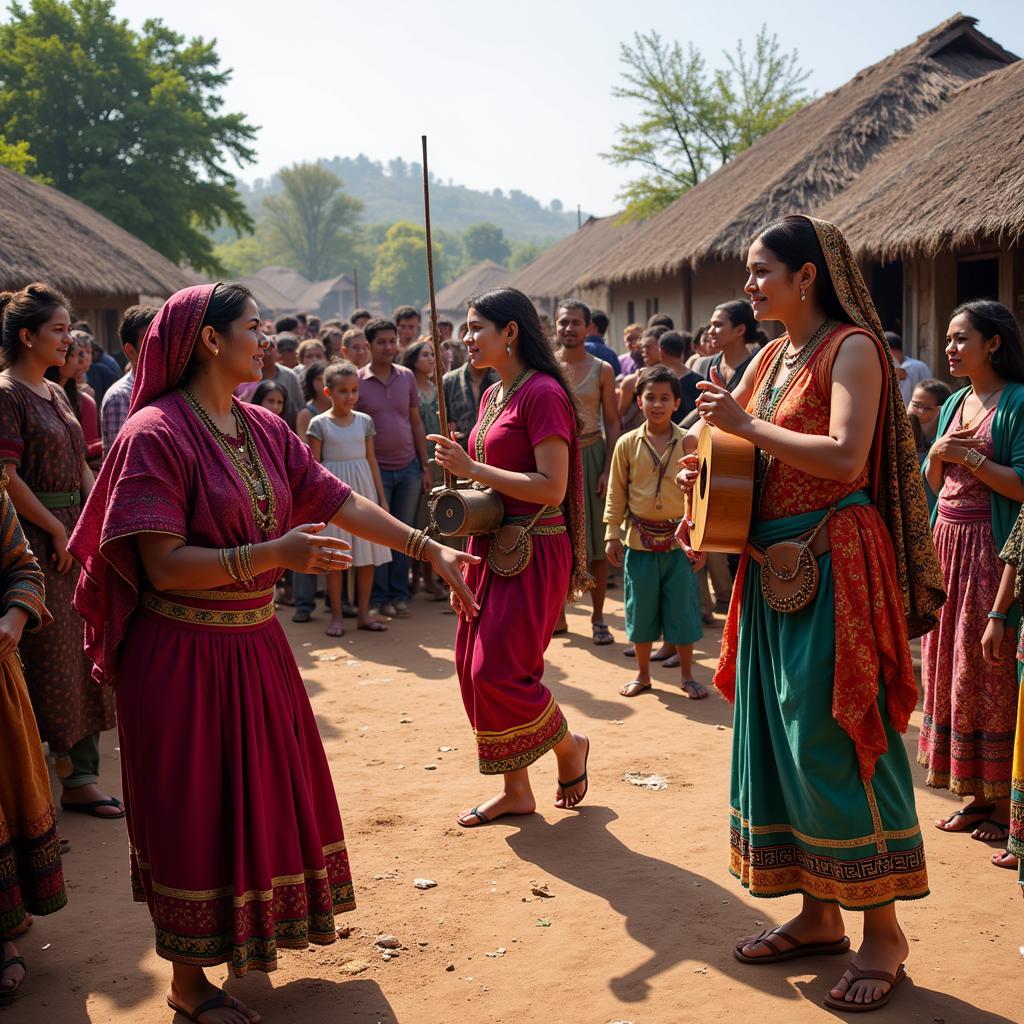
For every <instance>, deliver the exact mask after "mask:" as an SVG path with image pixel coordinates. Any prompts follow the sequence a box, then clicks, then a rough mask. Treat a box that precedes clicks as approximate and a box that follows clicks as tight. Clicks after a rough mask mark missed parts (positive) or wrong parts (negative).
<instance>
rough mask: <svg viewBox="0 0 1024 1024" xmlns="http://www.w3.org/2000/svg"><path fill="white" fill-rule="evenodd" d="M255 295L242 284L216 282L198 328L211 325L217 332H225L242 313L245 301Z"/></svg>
mask: <svg viewBox="0 0 1024 1024" xmlns="http://www.w3.org/2000/svg"><path fill="white" fill-rule="evenodd" d="M249 299H252V300H253V301H254V302H255V300H256V297H255V296H254V295H253V293H252V292H251V291H250V290H249V289H248V288H246V286H245V285H244V284H239V283H238V282H234V283H232V284H218V285H217V286H216V288H214V289H213V294H212V295H211V296H210V301H209V303H208V304H207V306H206V316H204V317H203V322H202V323H201V324H200V325H199V329H200V330H202V329H203V328H204V327H212V328H213V329H214V330H215V331H216V332H217V333H218V334H225V333H227V330H228V328H229V327H230V326H231V324H232V323H234V321H235V320H237V319H238V318H239V317H240V316H241V315H242V310H243V309H244V308H245V304H246V302H248V300H249Z"/></svg>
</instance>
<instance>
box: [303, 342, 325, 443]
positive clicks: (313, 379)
mask: <svg viewBox="0 0 1024 1024" xmlns="http://www.w3.org/2000/svg"><path fill="white" fill-rule="evenodd" d="M303 344H305V342H303ZM326 371H327V363H326V362H316V363H312V364H311V365H310V366H307V367H306V372H305V373H304V374H303V376H302V397H303V398H304V399H305V400H306V404H305V405H304V406H303V407H302V408H301V409H300V410H299V415H298V416H296V417H295V433H296V434H298V435H299V437H300V438H301V439H302V440H303V441H305V442H306V444H309V441H308V440H307V438H306V431H307V430H309V424H310V422H311V421H312V419H313V417H314V416H319V415H320V413H322V412H329V411H330V408H331V400H330V398H328V397H327V392H326V391H325V390H324V373H326Z"/></svg>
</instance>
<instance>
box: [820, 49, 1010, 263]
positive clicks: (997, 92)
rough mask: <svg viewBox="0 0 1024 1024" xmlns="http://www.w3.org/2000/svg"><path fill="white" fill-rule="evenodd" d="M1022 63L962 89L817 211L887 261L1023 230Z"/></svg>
mask: <svg viewBox="0 0 1024 1024" xmlns="http://www.w3.org/2000/svg"><path fill="white" fill-rule="evenodd" d="M1022 114H1024V61H1017V62H1016V63H1014V64H1010V65H1009V66H1008V67H1005V68H1001V69H1000V70H998V71H992V72H990V73H989V74H987V75H985V76H984V77H983V78H979V79H977V80H976V81H974V82H969V83H968V84H967V85H965V86H963V87H961V88H960V89H959V90H958V91H957V92H956V93H955V94H954V95H953V97H952V98H951V99H950V101H949V103H947V104H946V106H945V107H943V109H942V110H940V111H939V112H938V113H936V114H934V115H933V116H932V117H931V118H929V119H928V120H927V121H926V122H925V123H924V124H922V125H921V127H920V128H919V129H918V130H917V131H915V132H914V133H913V134H912V135H910V136H908V137H907V138H906V139H904V140H903V141H901V142H899V143H897V144H896V145H895V146H893V148H892V150H891V151H890V152H889V153H888V154H886V157H885V159H884V160H878V161H876V162H875V163H874V164H873V165H872V166H871V167H869V168H868V169H867V170H866V171H865V172H864V173H863V174H861V175H860V176H859V177H858V178H857V179H856V181H854V182H853V183H852V184H851V185H850V187H849V188H848V189H846V190H845V191H844V192H841V193H840V194H839V195H838V196H836V197H835V198H834V199H833V200H832V201H831V202H830V203H829V204H828V205H827V206H825V207H824V208H823V209H822V210H821V215H822V216H823V217H825V218H827V219H828V220H832V221H834V222H836V223H838V224H841V225H842V228H843V231H844V233H845V234H846V237H847V238H848V239H849V241H850V244H851V245H852V246H853V247H854V248H855V249H856V250H857V251H858V252H860V253H862V254H866V255H869V256H872V257H875V258H878V259H881V260H883V261H885V262H888V261H891V260H896V259H907V258H909V257H913V256H924V257H933V256H935V255H937V254H938V253H940V252H943V251H952V250H957V249H965V248H968V247H972V246H977V245H978V244H980V243H982V242H984V241H985V240H994V241H996V242H997V243H999V244H1000V245H1016V244H1019V243H1020V241H1021V239H1022V238H1024V119H1022Z"/></svg>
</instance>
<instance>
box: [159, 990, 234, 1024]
mask: <svg viewBox="0 0 1024 1024" xmlns="http://www.w3.org/2000/svg"><path fill="white" fill-rule="evenodd" d="M167 1005H168V1006H169V1007H170V1008H171V1009H172V1010H173V1011H174V1012H175V1013H180V1014H181V1015H182V1017H185V1018H186V1019H187V1020H190V1021H192V1022H193V1024H202V1021H201V1020H200V1019H199V1018H200V1017H202V1015H203V1014H204V1013H209V1012H210V1011H211V1010H238V1008H239V1007H240V1006H241V1005H242V1004H241V1003H240V1002H239V1001H238V1000H237V999H235V998H233V997H232V996H229V995H228V994H227V992H225V991H224V990H223V989H221V990H220V991H219V992H218V993H217V994H216V995H215V996H211V997H210V998H209V999H207V1000H206V1002H205V1003H200V1004H199V1005H198V1006H197V1007H196V1008H195V1009H194V1010H193V1011H192V1012H191V1013H189V1012H188V1010H186V1009H185V1007H184V1006H179V1005H178V1004H177V1003H176V1002H174V1000H173V999H171V997H170V996H168V997H167Z"/></svg>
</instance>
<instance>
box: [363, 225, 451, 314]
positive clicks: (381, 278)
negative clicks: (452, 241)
mask: <svg viewBox="0 0 1024 1024" xmlns="http://www.w3.org/2000/svg"><path fill="white" fill-rule="evenodd" d="M443 258H444V250H443V247H442V246H441V245H440V244H439V243H438V242H436V241H435V242H434V260H435V262H436V261H437V260H439V259H443ZM370 287H371V288H372V289H373V291H375V292H381V293H383V294H385V295H388V296H390V297H391V299H392V300H393V301H395V302H408V303H411V304H412V305H414V306H421V305H423V303H424V302H426V300H427V240H426V234H425V232H424V230H423V227H422V226H421V225H419V224H413V223H412V222H411V221H407V220H400V221H398V222H397V223H395V224H392V225H391V227H390V228H388V231H387V234H386V235H385V236H384V241H383V242H381V244H380V247H379V248H378V249H377V260H376V263H375V264H374V268H373V278H372V279H371V281H370Z"/></svg>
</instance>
